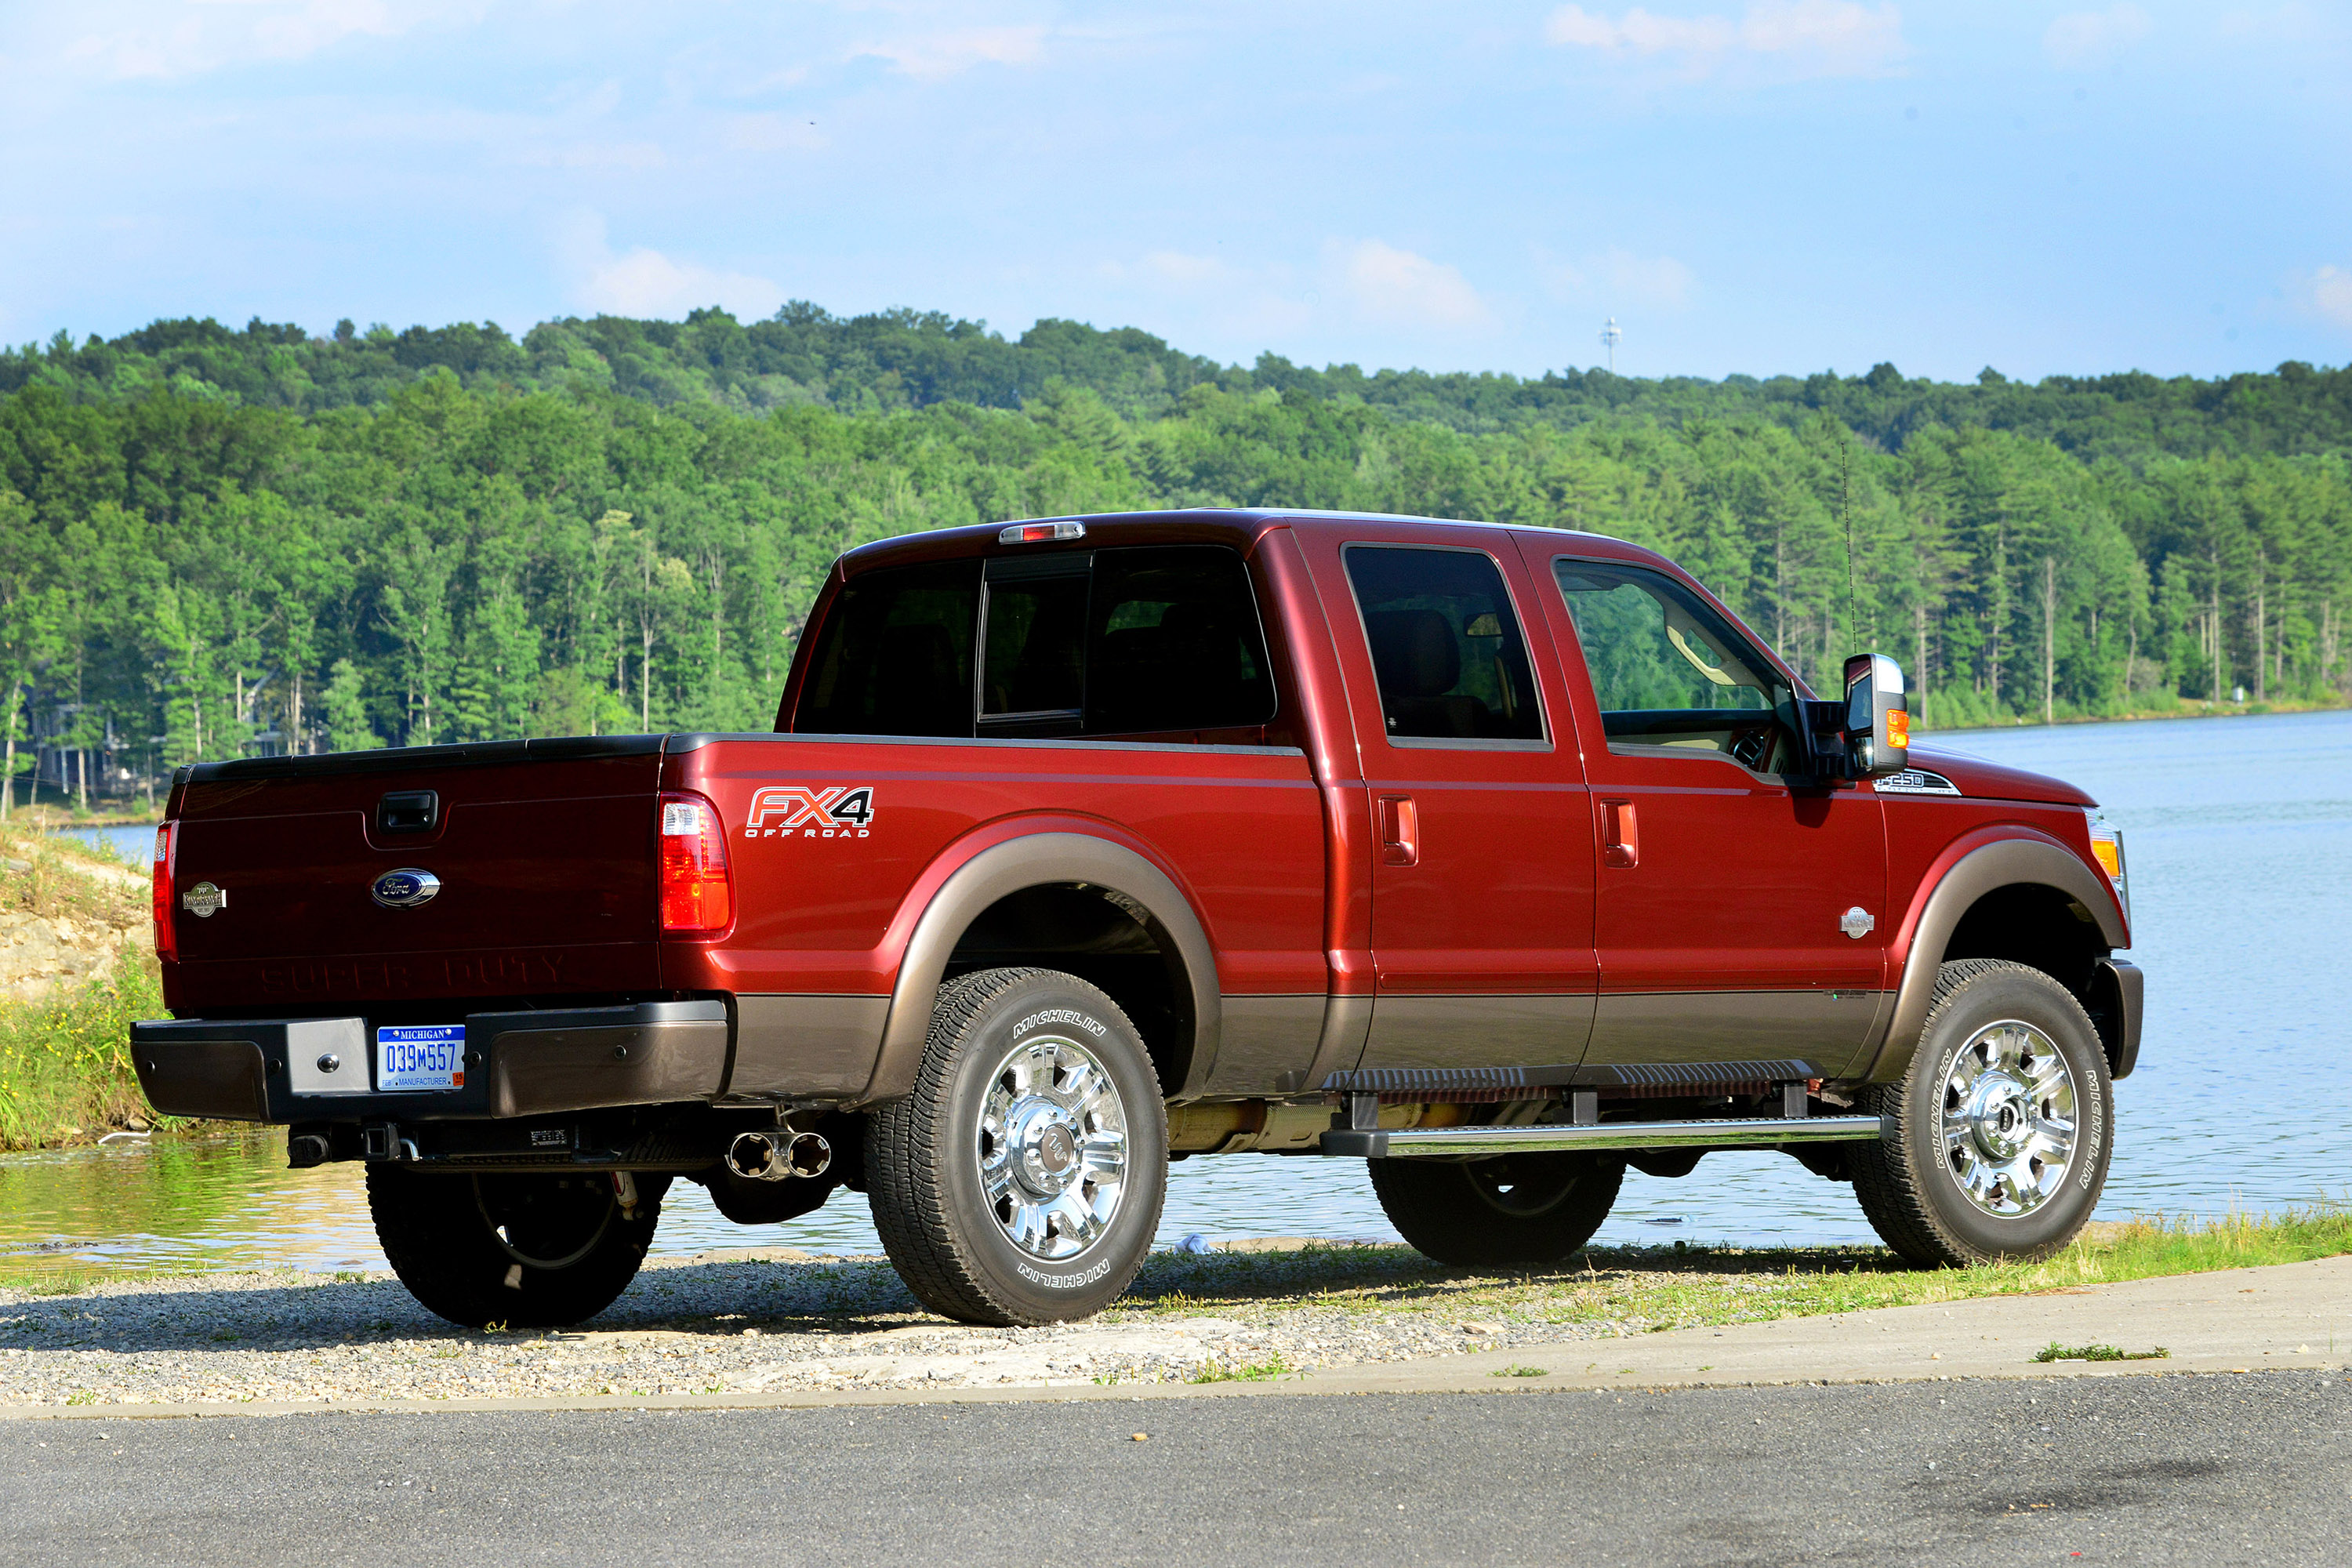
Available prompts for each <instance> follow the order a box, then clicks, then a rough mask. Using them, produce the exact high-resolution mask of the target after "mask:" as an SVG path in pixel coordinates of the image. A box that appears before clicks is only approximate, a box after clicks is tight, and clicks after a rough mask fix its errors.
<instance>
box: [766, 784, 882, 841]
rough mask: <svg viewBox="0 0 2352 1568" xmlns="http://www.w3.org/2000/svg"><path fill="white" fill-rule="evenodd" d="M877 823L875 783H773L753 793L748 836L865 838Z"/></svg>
mask: <svg viewBox="0 0 2352 1568" xmlns="http://www.w3.org/2000/svg"><path fill="white" fill-rule="evenodd" d="M873 826H874V787H873V786H872V785H871V784H835V785H833V786H831V787H830V788H825V789H813V788H810V787H809V786H807V785H804V784H769V785H767V786H766V787H765V788H762V789H759V790H755V791H753V792H752V795H751V819H750V820H749V821H748V822H746V823H745V824H744V826H743V837H746V838H863V837H866V834H867V833H869V832H871V831H872V829H873Z"/></svg>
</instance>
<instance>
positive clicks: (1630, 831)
mask: <svg viewBox="0 0 2352 1568" xmlns="http://www.w3.org/2000/svg"><path fill="white" fill-rule="evenodd" d="M1641 862H1642V827H1641V824H1640V823H1639V822H1638V821H1636V820H1635V818H1634V816H1633V802H1632V801H1630V800H1604V801H1602V802H1601V864H1603V865H1606V866H1613V867H1615V868H1617V869H1619V870H1621V871H1626V870H1631V869H1633V868H1634V867H1635V866H1638V865H1640V864H1641Z"/></svg>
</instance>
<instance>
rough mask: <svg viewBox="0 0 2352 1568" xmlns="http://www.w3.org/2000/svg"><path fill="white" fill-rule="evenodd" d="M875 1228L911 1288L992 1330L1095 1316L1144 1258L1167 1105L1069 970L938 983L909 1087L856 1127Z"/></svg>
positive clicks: (1157, 1196) (1104, 1010)
mask: <svg viewBox="0 0 2352 1568" xmlns="http://www.w3.org/2000/svg"><path fill="white" fill-rule="evenodd" d="M866 1184H867V1196H868V1197H869V1198H870V1200H871V1201H872V1203H873V1205H874V1228H875V1229H876V1230H877V1231H879V1232H880V1233H881V1235H882V1245H883V1247H884V1248H885V1249H886V1250H887V1251H888V1253H889V1255H890V1262H891V1263H892V1265H893V1266H894V1267H896V1268H897V1269H898V1275H899V1278H901V1279H904V1280H906V1282H907V1288H908V1289H910V1290H912V1291H913V1292H914V1293H915V1294H916V1296H917V1297H919V1299H920V1300H922V1302H923V1304H924V1305H925V1306H927V1307H929V1308H930V1309H931V1310H933V1311H935V1312H939V1313H940V1314H942V1315H943V1316H946V1317H950V1318H955V1319H959V1320H961V1321H964V1322H968V1323H991V1324H998V1325H1012V1324H1034V1323H1050V1322H1058V1321H1065V1320H1067V1319H1071V1318H1083V1317H1087V1316H1089V1315H1091V1314H1092V1313H1095V1312H1097V1311H1100V1310H1102V1309H1103V1308H1104V1307H1105V1306H1107V1305H1108V1304H1109V1303H1110V1302H1111V1301H1113V1300H1117V1299H1118V1295H1119V1293H1120V1292H1121V1291H1123V1290H1125V1289H1127V1287H1128V1282H1129V1280H1131V1279H1134V1278H1135V1271H1136V1270H1137V1269H1138V1268H1141V1267H1142V1265H1143V1258H1144V1255H1145V1254H1146V1253H1147V1252H1148V1251H1149V1250H1150V1247H1151V1237H1152V1232H1153V1231H1154V1230H1156V1229H1157V1228H1158V1227H1159V1224H1160V1203H1161V1200H1162V1199H1163V1198H1164V1197H1165V1196H1166V1195H1167V1190H1168V1114H1167V1110H1166V1109H1165V1108H1164V1107H1163V1106H1162V1105H1161V1103H1160V1080H1159V1078H1158V1076H1157V1075H1156V1074H1155V1073H1154V1072H1153V1071H1152V1067H1151V1058H1150V1053H1149V1052H1147V1051H1146V1050H1145V1049H1144V1046H1143V1042H1142V1040H1141V1039H1140V1038H1139V1037H1138V1036H1137V1034H1136V1032H1135V1027H1134V1026H1133V1025H1131V1024H1129V1022H1128V1020H1127V1016H1126V1015H1125V1014H1124V1013H1122V1012H1120V1011H1119V1009H1118V1005H1117V1004H1116V1003H1114V1002H1112V1001H1111V999H1110V998H1109V997H1108V996H1106V995H1104V994H1102V993H1101V992H1100V991H1098V990H1097V989H1096V988H1095V987H1093V986H1092V985H1089V984H1087V983H1086V982H1085V981H1083V980H1079V979H1077V978H1076V977H1075V976H1073V975H1068V974H1063V973H1056V972H1055V971H1052V970H1045V969H990V970H982V971H981V972H980V973H976V974H968V975H965V976H964V977H963V978H961V979H960V980H956V981H953V982H950V984H947V985H945V986H943V987H942V988H941V989H940V994H939V1000H938V1003H937V1005H936V1006H935V1007H934V1009H933V1011H932V1014H931V1034H930V1040H929V1044H928V1045H927V1046H926V1047H924V1051H923V1061H922V1066H921V1068H920V1069H919V1071H918V1072H917V1074H916V1080H915V1088H914V1091H913V1092H912V1093H910V1094H908V1096H907V1097H906V1098H905V1099H903V1100H895V1101H893V1102H891V1103H890V1104H888V1105H885V1106H883V1107H882V1108H881V1109H879V1110H876V1111H875V1112H874V1113H873V1115H872V1118H871V1120H870V1121H868V1122H867V1125H866Z"/></svg>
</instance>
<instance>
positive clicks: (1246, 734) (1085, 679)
mask: <svg viewBox="0 0 2352 1568" xmlns="http://www.w3.org/2000/svg"><path fill="white" fill-rule="evenodd" d="M1275 713H1276V691H1275V684H1274V676H1273V671H1272V668H1271V667H1270V665H1269V663H1268V660H1267V658H1266V648H1265V634H1264V630H1263V628H1262V626H1260V623H1259V619H1258V611H1257V602H1256V599H1255V595H1254V594H1253V593H1252V591H1251V586H1250V580H1249V573H1248V569H1247V568H1246V567H1245V566H1244V563H1243V562H1242V558H1241V556H1240V555H1239V553H1237V552H1234V551H1233V550H1230V549H1227V548H1225V547H1223V546H1222V545H1189V544H1170V545H1134V546H1124V547H1117V548H1109V549H1098V550H1092V551H1086V552H1055V553H1053V554H1045V555H1036V556H1018V555H1015V556H991V557H988V558H986V559H985V560H977V559H975V560H969V561H960V562H949V563H934V564H928V565H919V566H899V567H885V568H882V569H880V570H877V571H873V572H866V573H863V574H859V575H858V576H856V577H854V578H852V579H851V580H850V581H849V582H848V583H847V584H845V585H844V586H843V588H842V589H841V591H840V594H839V595H838V597H837V599H836V601H835V607H834V608H833V609H832V610H831V611H830V612H829V613H828V614H827V615H826V616H825V619H824V624H823V625H822V626H820V628H819V630H818V633H817V640H816V646H815V647H814V649H813V650H812V653H811V656H810V663H809V673H808V676H807V678H806V682H805V685H804V688H803V694H802V697H801V700H800V705H799V708H798V710H797V711H796V712H795V713H794V715H793V723H792V728H793V730H796V731H801V732H803V733H831V734H855V735H941V736H946V735H952V736H980V737H1003V738H1021V737H1046V738H1052V737H1061V738H1085V737H1093V738H1100V739H1111V738H1145V737H1151V738H1178V739H1182V740H1204V739H1214V740H1217V741H1221V742H1237V743H1256V742H1262V741H1263V739H1264V736H1263V730H1264V727H1265V725H1266V724H1267V723H1269V722H1270V721H1272V720H1273V719H1274V717H1275Z"/></svg>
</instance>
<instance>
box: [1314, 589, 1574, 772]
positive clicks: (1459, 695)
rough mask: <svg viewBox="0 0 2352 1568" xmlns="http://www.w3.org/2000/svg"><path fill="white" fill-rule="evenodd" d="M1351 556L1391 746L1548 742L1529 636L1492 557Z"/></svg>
mask: <svg viewBox="0 0 2352 1568" xmlns="http://www.w3.org/2000/svg"><path fill="white" fill-rule="evenodd" d="M1344 559H1345V562H1346V564H1347V571H1348V585H1349V588H1350V589H1351V590H1352V591H1353V592H1354V594H1355V596H1356V608H1357V612H1358V614H1360V616H1362V617H1363V624H1364V641H1365V644H1366V646H1367V647H1368V648H1369V649H1370V653H1371V656H1372V673H1373V677H1374V679H1376V680H1377V681H1378V683H1379V685H1380V692H1381V720H1382V722H1383V724H1384V725H1385V727H1386V729H1387V732H1388V737H1389V739H1390V740H1391V742H1396V743H1399V744H1405V745H1413V744H1421V745H1442V744H1455V745H1460V744H1464V743H1478V742H1536V743H1538V744H1540V743H1542V742H1543V739H1544V727H1543V705H1542V702H1541V701H1540V700H1539V699H1538V696H1537V694H1536V684H1535V678H1534V674H1533V672H1532V671H1531V669H1530V668H1529V667H1528V647H1527V640H1526V638H1525V637H1523V636H1522V635H1521V634H1520V630H1519V617H1518V614H1517V611H1516V610H1515V609H1514V608H1513V607H1512V605H1511V596H1510V595H1509V593H1508V592H1507V590H1506V589H1505V587H1504V585H1503V574H1502V573H1501V572H1500V571H1498V570H1497V569H1496V565H1495V563H1494V560H1493V559H1492V558H1491V557H1490V556H1488V555H1486V553H1485V552H1481V551H1476V550H1462V549H1451V548H1431V547H1423V546H1414V545H1391V544H1350V545H1349V546H1348V547H1347V550H1346V552H1345V556H1344Z"/></svg>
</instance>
